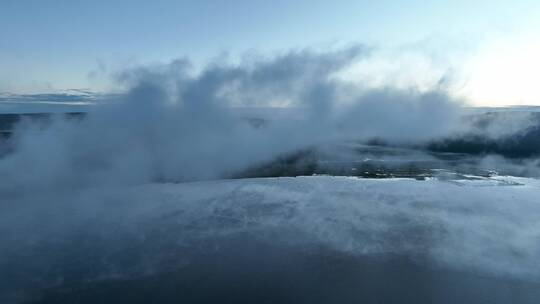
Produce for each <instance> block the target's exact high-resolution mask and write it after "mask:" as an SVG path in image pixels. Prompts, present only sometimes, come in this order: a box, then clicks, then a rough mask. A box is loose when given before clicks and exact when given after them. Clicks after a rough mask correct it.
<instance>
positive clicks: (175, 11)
mask: <svg viewBox="0 0 540 304" xmlns="http://www.w3.org/2000/svg"><path fill="white" fill-rule="evenodd" d="M355 43H360V44H365V45H368V46H370V47H373V48H374V49H375V52H374V54H373V56H372V57H371V58H370V60H368V61H366V62H363V63H362V64H359V65H358V66H356V67H354V68H352V69H351V71H350V73H349V77H351V78H354V79H356V80H357V81H361V82H365V83H369V84H371V85H374V86H377V85H388V84H391V85H397V86H405V87H407V86H415V87H421V88H422V87H429V86H431V85H432V84H433V83H436V82H437V81H438V80H440V79H441V77H447V76H448V75H451V76H452V79H453V82H452V83H453V86H452V87H451V90H453V92H454V93H456V94H458V95H462V96H464V97H466V98H468V99H469V100H471V102H472V103H474V104H476V105H506V104H538V105H540V90H538V89H537V88H536V87H537V84H536V82H537V74H538V71H539V70H540V59H539V56H538V55H537V54H540V2H539V1H526V0H522V1H495V0H492V1H482V0H478V1H474V0H468V1H465V0H454V1H437V0H433V1H425V0H422V1H421V0H402V1H400V0H394V1H385V0H382V1H358V0H357V1H353V0H342V1H319V0H309V1H308V0H296V1H290V0H289V1H284V0H274V1H262V0H251V1H247V0H236V1H225V0H213V1H210V0H184V1H183V0H177V1H173V0H156V1H140V0H131V1H128V0H116V1H111V0H109V1H104V0H95V1H83V0H55V1H53V0H1V1H0V92H10V93H43V92H53V91H56V90H65V89H90V90H93V91H106V90H109V89H110V82H111V80H110V75H111V73H113V72H115V71H118V70H121V69H123V68H125V67H129V66H133V65H138V64H149V63H156V62H168V61H170V60H173V59H175V58H184V57H187V58H190V59H191V60H192V61H193V62H194V63H195V64H199V65H203V64H204V63H205V62H208V61H210V60H212V59H214V58H216V57H218V56H220V55H222V54H224V53H228V54H231V55H232V56H241V55H242V54H245V53H248V52H251V51H257V52H262V53H272V52H278V51H282V50H289V49H298V48H316V49H317V48H319V49H321V48H333V47H336V46H343V45H350V44H355Z"/></svg>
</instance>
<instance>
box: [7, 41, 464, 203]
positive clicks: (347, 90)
mask: <svg viewBox="0 0 540 304" xmlns="http://www.w3.org/2000/svg"><path fill="white" fill-rule="evenodd" d="M368 57H369V49H367V48H366V47H364V46H354V47H350V48H346V49H341V50H337V51H329V52H315V51H313V50H309V49H306V50H300V51H290V52H287V53H283V54H280V55H276V56H273V57H264V56H251V57H249V58H246V59H244V60H242V61H241V62H240V63H230V62H227V61H223V62H214V63H212V64H210V65H208V66H207V67H206V68H204V69H203V70H202V71H200V72H193V69H192V67H191V64H190V63H189V61H187V60H176V61H174V62H172V63H170V64H165V65H154V66H148V67H137V68H132V69H130V70H126V71H123V72H122V73H119V74H118V77H117V78H118V81H119V84H120V85H122V86H124V87H127V88H128V89H127V92H126V93H125V94H122V95H120V96H119V97H118V98H116V100H113V101H111V102H109V103H103V104H98V105H95V106H93V107H92V108H91V110H90V112H89V113H88V115H87V117H85V118H84V119H70V120H66V119H60V118H59V119H56V120H55V121H54V122H53V123H52V124H50V125H47V126H43V125H36V124H32V123H26V124H21V125H19V126H18V128H17V130H16V132H15V135H14V136H13V139H12V140H11V145H12V147H13V150H14V153H12V154H11V155H9V156H7V157H5V158H2V159H0V175H2V176H4V177H6V178H5V180H4V182H3V183H2V185H1V186H0V194H2V193H13V192H18V193H28V192H29V191H41V190H49V191H56V190H57V189H59V188H60V189H69V188H73V187H88V186H96V185H103V184H141V183H147V182H155V181H186V180H197V179H209V178H219V177H226V176H227V175H228V174H232V173H235V172H237V171H239V170H243V169H245V168H247V167H249V166H251V165H254V164H257V163H259V162H262V161H268V160H271V159H272V158H274V157H276V156H278V155H281V154H283V153H288V152H293V151H296V150H298V149H301V148H305V147H308V146H311V145H317V144H320V143H322V142H331V141H338V140H344V139H348V140H351V139H352V140H365V139H369V138H372V137H376V138H382V139H385V140H389V141H395V142H410V141H421V140H426V139H429V138H432V137H436V136H441V135H442V134H446V133H447V132H449V131H450V130H451V129H452V128H453V126H454V125H455V122H456V121H457V117H458V113H459V102H458V101H456V100H454V99H453V98H451V97H449V96H448V95H447V94H445V93H444V92H441V91H432V92H427V93H422V92H418V91H415V90H397V89H391V88H383V89H371V90H366V89H362V88H359V87H357V86H355V85H354V84H353V83H351V82H347V81H345V80H342V79H340V78H338V77H334V76H335V75H336V73H338V72H340V71H342V70H343V69H345V68H347V67H349V66H350V65H351V64H353V63H354V62H356V61H358V60H364V59H366V58H368ZM254 107H256V108H259V109H260V108H262V109H265V111H266V116H268V117H266V118H267V120H268V123H267V124H265V126H264V127H262V128H254V127H253V126H252V125H250V124H249V123H246V120H245V119H242V118H247V119H249V118H258V117H241V115H239V113H242V109H244V110H245V109H246V108H254ZM276 107H281V108H283V107H287V108H288V109H291V111H296V112H297V113H299V115H298V116H297V117H296V119H288V120H274V119H273V118H272V112H273V110H272V109H275V108H276ZM274 111H275V110H274ZM263 112H264V111H263Z"/></svg>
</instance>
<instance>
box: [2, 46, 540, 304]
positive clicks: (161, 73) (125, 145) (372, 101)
mask: <svg viewBox="0 0 540 304" xmlns="http://www.w3.org/2000/svg"><path fill="white" fill-rule="evenodd" d="M372 52H373V50H371V49H370V48H368V47H365V46H363V45H356V46H353V47H349V48H344V49H338V50H330V51H317V50H313V49H303V50H292V51H287V52H282V53H279V54H274V55H272V56H265V55H260V54H255V55H254V54H251V55H250V56H246V57H245V58H242V59H241V60H239V61H236V62H234V61H231V60H229V59H227V58H219V59H216V60H215V61H214V62H212V63H210V64H209V65H207V66H205V67H204V68H202V69H200V70H197V69H195V68H194V67H193V65H192V64H191V63H190V61H189V60H188V59H179V60H175V61H173V62H170V63H166V64H154V65H148V66H139V67H130V68H126V69H125V70H123V71H121V72H118V73H117V74H116V76H115V79H116V80H115V81H116V86H117V88H118V90H119V91H120V92H121V93H115V94H110V95H109V96H112V97H111V98H107V100H102V101H99V100H98V101H95V102H94V103H95V104H93V105H92V106H89V107H88V108H87V109H88V111H87V112H86V113H85V115H84V116H73V117H67V116H64V115H53V116H51V119H48V120H44V121H34V120H23V121H21V122H20V123H18V124H17V125H16V128H15V130H14V131H13V134H12V136H11V137H10V138H9V139H8V140H7V142H6V145H7V148H5V149H6V151H7V152H5V153H4V155H3V156H2V157H1V158H0V176H2V177H3V180H2V183H1V184H0V208H1V209H0V211H1V212H0V228H1V229H2V230H3V231H7V232H8V233H6V234H2V235H1V236H0V251H2V252H5V254H4V255H2V257H0V267H2V268H4V269H6V270H7V273H10V275H12V276H13V277H14V279H13V280H10V281H9V282H8V281H6V282H3V283H2V282H0V299H3V298H4V299H6V301H8V300H10V301H13V302H18V301H19V300H20V299H21V298H24V299H26V296H28V295H29V293H28V290H41V289H46V288H52V287H57V286H61V285H62V284H63V282H65V281H70V280H73V281H74V282H94V281H100V280H104V279H106V280H108V279H118V278H121V279H123V278H137V277H144V276H145V275H154V274H156V273H161V272H165V271H176V270H178V269H183V267H186V265H190V263H194V262H193V261H196V260H198V259H202V261H203V262H202V264H205V263H207V262H208V261H207V260H204V258H205V257H207V258H208V259H209V260H212V259H214V258H215V257H214V256H213V255H212V254H215V255H216V256H221V255H225V256H229V255H230V256H238V254H239V253H241V252H242V251H243V250H244V249H246V248H249V246H250V245H248V244H249V242H251V241H255V243H256V244H259V243H258V242H262V243H263V244H265V246H270V247H272V248H279V249H283V250H284V251H283V252H291V254H293V252H296V251H295V250H297V249H298V248H304V247H302V246H307V247H306V248H325V249H324V250H330V251H331V252H333V253H335V252H338V253H339V254H343V255H345V256H353V257H357V256H362V257H365V256H377V255H386V254H390V255H400V256H402V255H404V256H407V257H408V258H413V259H418V258H419V257H421V258H425V261H423V262H421V263H423V264H428V265H430V266H429V267H442V268H445V269H446V268H448V269H451V270H452V271H469V270H471V269H472V270H473V272H474V273H480V274H482V275H495V276H496V277H503V278H507V277H510V278H518V279H524V280H530V281H537V280H538V278H539V272H538V267H537V266H536V264H535V261H536V260H537V257H538V254H537V252H536V251H535V250H536V247H535V246H536V245H534V244H535V241H536V238H535V236H534V233H533V232H531V231H530V230H526V229H525V228H524V225H525V224H521V225H517V226H513V225H512V223H514V222H513V221H514V220H515V219H516V218H518V217H520V216H522V215H523V214H526V213H527V212H530V213H529V215H528V216H526V223H529V224H530V223H532V222H533V214H537V213H538V212H539V211H538V208H537V206H536V205H535V203H534V195H529V194H523V193H521V192H519V189H518V188H511V191H503V190H502V189H503V188H497V191H492V192H489V191H485V190H483V188H481V187H477V188H475V187H476V184H473V186H471V187H470V188H467V191H462V192H459V193H460V194H459V195H457V196H454V195H452V193H453V191H456V189H455V187H468V184H467V183H463V184H460V183H462V181H458V182H455V183H457V185H455V184H452V183H450V182H448V183H446V182H444V181H441V182H440V184H439V183H436V182H434V181H431V182H430V181H425V182H420V181H412V180H406V181H402V180H397V181H398V182H403V183H405V184H406V186H402V184H400V183H398V182H396V183H393V184H391V185H387V187H390V188H389V189H390V190H388V189H386V190H384V189H381V188H382V186H381V185H383V184H377V183H376V182H375V181H373V180H368V181H367V182H368V184H366V185H367V186H366V185H361V184H355V182H354V181H353V180H352V179H350V180H348V179H337V180H333V179H331V178H329V177H328V178H325V179H320V180H313V181H309V180H308V179H306V183H308V184H306V185H303V184H301V183H300V182H301V181H302V179H301V178H299V179H295V180H294V182H293V181H290V183H288V180H287V179H277V180H276V181H275V183H276V184H274V185H272V184H265V182H264V181H263V180H257V179H255V180H253V182H252V183H249V180H247V179H246V180H245V181H242V180H240V181H224V180H222V179H227V178H230V177H233V176H234V177H237V176H240V177H242V174H241V173H242V172H244V171H245V170H249V169H253V168H255V169H256V168H258V166H261V165H264V164H267V163H269V162H272V161H274V160H275V159H277V158H280V157H284V156H287V155H289V154H294V153H297V152H298V151H303V150H309V149H317V148H319V147H327V146H329V147H333V146H337V145H340V144H343V143H352V144H359V145H363V144H365V143H369V142H373V141H375V142H377V143H381V145H384V146H388V147H400V148H406V149H411V148H418V147H421V149H420V150H419V151H416V152H414V154H413V155H414V157H415V158H418V159H420V160H433V159H434V157H433V156H432V155H430V154H429V153H430V151H429V149H427V148H429V147H430V145H431V147H432V148H433V150H436V149H435V148H436V147H441V146H443V145H444V144H446V145H448V146H451V145H450V144H448V143H449V142H450V141H451V140H453V139H456V138H458V139H461V138H465V137H467V136H468V137H467V138H469V137H470V138H474V136H482V137H485V138H488V139H490V140H495V141H497V140H500V139H504V138H507V137H508V136H513V135H514V134H516V133H520V132H523V130H529V129H530V128H532V127H534V126H535V124H534V123H532V122H531V121H533V120H531V119H530V117H529V116H525V118H524V119H523V120H521V121H520V122H519V123H518V122H516V120H512V119H509V120H508V121H509V122H511V123H512V124H513V125H514V129H512V130H511V131H509V129H508V128H503V127H501V126H500V125H497V124H493V125H491V124H487V126H486V124H482V123H479V122H478V121H476V120H474V119H473V120H466V121H464V120H463V117H465V116H466V113H465V112H464V107H463V106H464V105H465V103H466V101H464V100H462V99H460V98H458V97H455V96H452V95H451V94H449V93H448V92H446V91H445V90H444V89H442V88H439V87H437V88H433V89H431V90H419V89H415V88H409V89H402V88H401V89H399V88H396V87H393V86H391V85H388V86H384V87H378V88H370V87H366V86H362V85H361V84H358V83H357V82H354V81H351V80H346V79H343V78H342V77H337V75H338V74H339V73H340V72H341V71H343V70H344V69H347V68H349V67H350V66H351V65H352V64H354V63H356V62H358V61H363V60H369V58H370V56H371V53H372ZM486 134H487V135H486ZM473 135H474V136H473ZM471 136H472V137H471ZM441 142H442V144H441ZM434 143H435V144H434ZM426 147H427V148H426ZM434 147H435V148H434ZM445 147H446V146H445ZM422 149H424V150H422ZM327 151H332V152H330V153H336V154H339V153H342V156H343V158H347V157H349V156H350V155H352V154H349V152H347V151H337V152H335V151H334V150H333V149H332V148H330V149H328V150H327ZM486 151H487V152H486V153H483V152H482V153H481V154H479V156H478V157H479V158H480V159H481V160H482V164H483V165H484V166H487V167H490V168H491V167H501V166H502V164H505V166H506V168H508V170H514V171H512V172H516V171H517V170H521V171H520V172H525V171H523V170H522V169H523V168H526V167H531V169H530V170H528V171H526V172H525V173H524V174H525V175H527V174H534V172H536V170H534V169H532V167H534V166H537V165H538V163H537V162H535V161H534V160H535V158H534V157H531V159H530V160H527V161H526V162H525V163H522V164H518V165H516V166H511V165H510V164H511V163H510V162H508V160H507V159H505V158H504V157H502V156H491V155H490V150H486ZM495 152H496V151H495ZM531 155H533V156H534V153H533V154H531ZM334 156H335V155H334ZM399 158H400V155H394V156H393V158H392V160H396V159H399ZM524 166H525V167H524ZM255 171H256V170H255ZM200 181H205V182H206V183H208V184H205V183H203V182H200ZM317 181H320V184H318V182H317ZM336 181H337V183H336V184H334V183H335V182H336ZM244 182H245V184H244ZM519 182H520V181H519V180H518V181H517V182H516V184H519ZM420 183H425V184H420ZM478 183H479V186H484V185H485V184H483V183H488V185H492V184H493V183H499V182H497V181H495V182H493V181H483V180H481V181H479V182H478ZM500 184H501V185H503V186H505V185H506V183H505V182H504V181H501V182H500ZM205 185H206V188H205ZM336 185H337V186H336ZM497 185H498V184H497ZM512 185H513V184H512ZM334 186H336V187H337V188H335V189H334V188H333V187H334ZM303 187H306V188H305V189H304V188H303ZM340 187H342V188H343V189H345V190H346V191H352V192H351V193H352V194H351V193H349V194H347V192H346V191H345V190H343V189H342V188H340ZM347 187H349V188H347ZM175 189H176V190H175ZM340 189H342V190H343V191H345V192H340V191H342V190H340ZM347 189H349V190H347ZM351 189H352V190H351ZM410 189H413V190H416V191H418V193H420V194H419V196H412V195H410V193H409V191H410ZM509 189H510V188H509ZM411 191H412V190H411ZM424 191H425V193H424ZM439 192H440V193H443V196H441V197H437V196H434V195H430V194H429V193H431V194H434V193H439ZM408 193H409V194H408ZM533 194H534V193H533ZM513 195H515V196H513ZM486 197H487V198H488V199H486ZM497 197H504V198H506V199H511V198H512V197H519V198H520V199H521V200H522V202H523V204H521V205H519V206H518V205H516V206H512V207H509V206H508V207H507V206H505V205H504V204H503V203H504V202H502V203H501V201H497V203H496V204H495V206H494V207H493V206H492V207H493V208H495V209H494V210H493V211H487V210H488V209H489V208H490V207H489V204H490V202H489V201H490V200H494V199H496V198H497ZM336 198H339V199H336ZM358 198H361V199H362V203H359V202H358V201H357V200H358ZM446 199H448V201H445V200H446ZM253 204H258V205H257V206H259V205H260V206H262V208H263V209H261V210H262V211H256V210H257V209H255V207H254V206H255V205H253ZM260 206H259V207H260ZM505 208H507V210H506V209H505ZM526 208H529V210H528V211H526V210H525V209H526ZM504 210H506V211H509V212H508V213H507V214H506V213H504V212H503V211H504ZM488 217H489V220H488V219H487V218H488ZM501 225H502V226H501ZM494 227H495V228H497V227H499V230H497V229H494ZM525 230H526V232H527V234H525V235H524V236H523V237H522V238H521V239H519V240H512V237H514V236H516V235H520V233H521V232H523V231H525ZM467 231H469V232H467ZM500 231H502V232H504V235H506V237H505V236H502V237H501V236H499V235H498V234H497V233H498V232H500ZM244 237H245V239H244ZM230 238H231V239H232V240H233V241H231V239H230ZM237 238H238V239H240V241H239V240H238V239H237ZM486 239H489V240H490V241H486ZM244 241H245V242H244ZM461 241H463V244H462V245H463V247H461V248H462V249H463V250H462V251H460V250H459V249H457V248H458V246H456V244H457V243H459V242H461ZM229 242H232V244H236V245H238V244H237V242H240V245H239V246H237V247H234V246H232V245H230V244H231V243H229ZM243 242H244V243H243ZM96 244H99V246H97V247H96ZM236 245H235V246H236ZM220 246H223V247H224V248H229V249H226V250H225V249H224V250H225V251H220V249H216V248H221V247H220ZM228 246H232V247H233V248H232V249H231V248H230V247H228ZM257 246H258V245H257ZM291 248H294V249H291ZM65 250H68V251H67V252H64V251H65ZM288 250H292V251H288ZM299 250H300V251H299V252H301V253H302V254H304V253H303V251H302V250H304V249H299ZM310 250H311V249H310ZM488 251H489V252H490V253H491V255H488V256H487V257H485V256H484V255H483V253H485V252H488ZM294 254H296V253H294ZM302 254H301V255H302ZM201 256H202V258H201ZM261 256H262V257H263V258H264V254H261ZM257 258H259V257H258V256H254V257H252V259H253V260H254V261H257ZM62 259H65V260H67V261H69V262H68V263H65V264H64V263H63V262H62ZM505 261H507V263H506V262H505ZM272 263H273V262H272ZM505 263H506V264H505ZM302 271H306V270H302ZM307 272H308V273H309V271H307ZM227 275H234V273H227ZM29 278H32V279H29ZM13 290H15V291H13ZM21 294H24V296H21ZM13 299H14V300H13Z"/></svg>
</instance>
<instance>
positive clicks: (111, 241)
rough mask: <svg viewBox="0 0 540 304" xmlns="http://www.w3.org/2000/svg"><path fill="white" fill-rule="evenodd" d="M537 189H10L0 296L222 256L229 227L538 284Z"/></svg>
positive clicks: (477, 185) (304, 184)
mask: <svg viewBox="0 0 540 304" xmlns="http://www.w3.org/2000/svg"><path fill="white" fill-rule="evenodd" d="M539 198H540V180H536V179H529V178H517V177H506V176H502V177H492V178H473V179H468V180H444V179H441V180H440V179H437V178H431V179H428V180H426V181H418V180H414V179H358V178H350V177H332V176H309V177H296V178H292V177H291V178H267V179H262V178H261V179H239V180H220V181H207V182H194V183H181V184H148V185H141V186H136V187H128V188H114V189H109V188H103V187H100V188H95V189H87V190H81V191H78V192H75V193H73V192H70V193H64V194H59V193H54V194H51V195H50V196H47V195H44V196H42V197H40V198H37V199H36V197H35V196H34V197H32V196H31V195H29V197H27V198H25V197H18V198H17V199H16V201H17V204H16V205H14V204H10V203H7V202H2V203H1V204H0V208H1V213H0V214H1V216H0V230H1V231H2V234H1V235H0V250H1V251H2V255H0V268H1V269H4V270H3V275H2V276H3V277H4V278H8V279H7V280H1V281H0V282H1V285H0V299H4V301H3V302H6V301H12V302H17V301H20V300H21V299H23V298H25V297H26V296H28V294H34V295H35V294H36V293H29V291H33V292H34V291H36V290H41V289H44V288H56V287H59V286H62V285H64V284H67V283H68V282H70V284H71V283H73V282H79V283H80V282H96V281H102V280H111V279H113V280H122V279H126V278H134V277H144V276H148V275H155V274H159V273H163V272H170V271H181V270H182V269H183V268H185V267H189V265H190V263H191V261H192V260H194V259H196V258H195V257H197V256H200V255H201V254H204V253H205V252H208V251H211V252H214V253H215V252H217V253H218V255H219V250H220V241H219V240H223V239H231V238H235V239H243V238H249V239H255V240H257V242H260V243H261V244H266V245H267V246H270V247H278V248H296V249H302V248H304V249H306V248H325V250H330V251H331V252H335V253H339V254H343V255H347V256H350V257H373V256H406V257H408V258H410V259H412V260H413V261H414V263H415V264H418V265H422V266H425V267H429V268H432V269H440V270H444V271H455V272H459V273H468V274H471V275H479V276H482V277H487V278H493V279H501V278H502V279H505V280H517V281H526V282H530V283H531V284H534V286H536V287H538V286H539V285H538V284H539V283H538V282H540V263H538V261H539V260H540V221H539V220H538V219H539V218H540V199H539ZM14 201H15V200H14ZM52 202H54V203H52ZM306 250H307V249H306ZM310 250H311V249H310ZM260 254H261V255H264V254H265V252H264V251H261V252H260ZM236 267H237V268H238V269H241V268H242V265H241V264H239V265H237V266H236ZM357 271H358V272H362V271H363V270H362V269H358V270H357ZM535 290H538V288H536V289H535ZM531 292H533V291H531ZM23 295H24V296H23ZM535 296H540V295H538V294H535ZM507 300H508V299H507ZM510 300H511V299H510ZM514 300H515V299H514ZM518 302H519V301H518Z"/></svg>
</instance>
